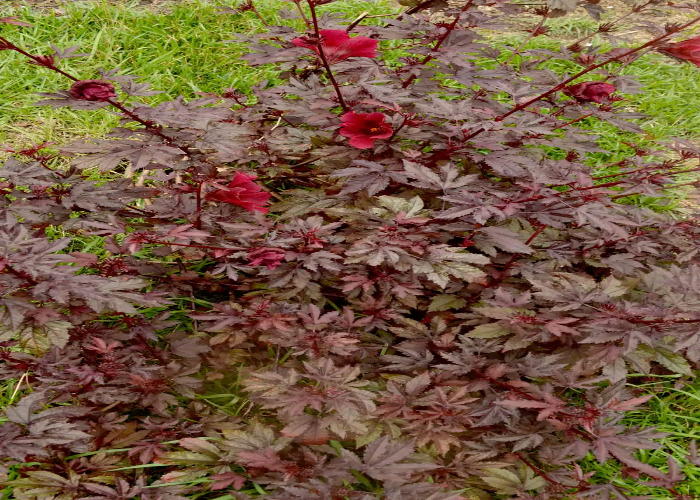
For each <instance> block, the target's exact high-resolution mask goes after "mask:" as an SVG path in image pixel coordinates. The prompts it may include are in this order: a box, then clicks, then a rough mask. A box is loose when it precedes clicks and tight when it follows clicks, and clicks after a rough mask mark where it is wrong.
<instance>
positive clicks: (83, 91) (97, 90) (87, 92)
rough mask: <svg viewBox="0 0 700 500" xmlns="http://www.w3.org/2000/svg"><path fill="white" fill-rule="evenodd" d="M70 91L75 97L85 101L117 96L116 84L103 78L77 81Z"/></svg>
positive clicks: (104, 99) (102, 99) (103, 99)
mask: <svg viewBox="0 0 700 500" xmlns="http://www.w3.org/2000/svg"><path fill="white" fill-rule="evenodd" d="M68 93H69V94H70V95H71V97H73V98H75V99H81V100H83V101H106V100H108V99H111V98H112V97H117V94H116V93H115V92H114V85H112V84H111V83H109V82H105V81H103V80H81V81H79V82H75V83H74V84H73V86H72V87H71V88H70V90H69V91H68Z"/></svg>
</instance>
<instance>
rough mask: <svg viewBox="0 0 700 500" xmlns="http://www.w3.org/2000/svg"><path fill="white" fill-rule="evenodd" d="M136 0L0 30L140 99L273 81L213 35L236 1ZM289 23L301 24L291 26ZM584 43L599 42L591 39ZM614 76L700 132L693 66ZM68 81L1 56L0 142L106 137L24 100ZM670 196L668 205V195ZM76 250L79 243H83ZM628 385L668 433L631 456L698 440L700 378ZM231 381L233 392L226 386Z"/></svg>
mask: <svg viewBox="0 0 700 500" xmlns="http://www.w3.org/2000/svg"><path fill="white" fill-rule="evenodd" d="M137 3H138V2H131V3H130V2H122V3H116V4H109V3H82V2H75V3H70V5H67V6H66V7H64V8H62V9H61V11H60V15H59V14H56V13H54V12H52V11H51V10H50V9H49V10H46V9H43V10H42V9H33V8H30V7H17V8H15V7H11V6H5V7H0V17H2V16H18V17H20V18H21V19H22V20H23V21H27V22H29V23H31V24H32V25H33V27H31V28H23V29H12V30H10V29H8V28H6V27H3V28H1V29H3V30H4V31H3V34H4V33H8V36H9V37H11V38H12V39H13V40H14V41H16V42H17V43H18V44H19V45H21V46H24V47H28V48H32V49H33V50H35V51H38V52H41V51H47V50H49V45H50V44H54V45H56V46H58V47H61V48H64V47H71V46H78V47H79V50H78V51H79V52H86V53H89V55H87V56H85V57H83V58H78V59H74V60H67V61H66V62H65V66H66V68H68V70H69V71H70V72H71V73H73V74H77V75H79V76H80V77H81V78H84V79H89V78H98V77H99V70H100V69H101V68H104V69H106V70H110V69H113V68H120V69H121V71H122V72H123V73H125V74H135V75H139V76H140V77H141V78H142V81H144V82H149V83H150V84H151V86H152V87H153V88H154V89H155V90H159V91H162V92H163V93H162V94H160V95H157V96H153V97H150V98H147V99H146V101H145V102H148V103H149V104H153V103H158V102H162V101H165V100H169V99H173V98H175V97H177V96H179V95H182V96H184V97H185V98H186V99H190V98H194V97H196V95H197V93H207V92H221V91H222V90H223V89H226V88H232V87H233V88H236V89H238V90H240V91H242V92H246V91H248V90H249V89H250V88H251V86H252V85H254V84H256V83H258V82H260V81H262V80H265V79H274V78H275V73H274V71H273V70H268V69H251V68H248V67H247V65H246V64H245V62H243V61H241V60H240V58H239V56H240V55H241V54H242V51H243V50H244V49H243V48H242V47H241V46H239V45H236V44H235V43H234V44H226V43H223V42H224V41H225V40H228V39H230V38H231V34H232V33H236V32H249V31H254V30H261V29H263V28H264V27H263V26H262V24H261V22H260V21H259V19H258V18H257V17H256V15H255V14H254V13H252V12H245V13H240V14H221V13H220V12H219V9H218V8H217V5H219V4H222V5H226V6H229V7H232V6H234V5H235V4H236V2H234V1H231V0H224V1H223V2H216V3H213V2H211V3H209V2H199V1H194V0H184V1H180V2H174V3H172V4H168V5H167V6H166V7H165V8H164V10H163V11H162V12H158V11H154V10H149V9H146V8H140V7H139V6H138V5H137ZM281 4H282V3H281V2H277V1H267V0H266V1H263V2H259V10H260V12H261V14H262V15H263V16H264V17H266V18H267V19H270V20H271V22H273V21H274V20H275V19H276V16H277V15H278V11H279V6H280V5H281ZM332 8H333V9H341V10H343V11H346V12H350V13H352V14H354V15H359V14H360V13H361V12H363V11H369V13H370V14H383V13H386V12H387V10H388V9H394V10H398V8H397V7H393V6H389V5H387V4H384V3H381V2H364V1H361V0H345V1H343V2H340V3H337V4H334V5H333V6H332ZM325 10H326V11H328V10H330V7H325ZM549 26H550V29H551V31H550V35H551V37H550V38H548V37H538V38H535V39H533V40H531V41H530V42H529V43H528V45H527V48H549V49H553V48H556V47H558V46H559V45H560V44H561V43H566V42H568V41H572V40H574V39H575V38H576V37H577V36H578V35H579V34H585V33H586V32H587V30H589V29H592V28H593V27H595V26H596V24H595V23H592V22H591V21H589V20H587V19H585V18H577V19H576V20H575V21H574V22H572V21H571V20H570V19H567V20H566V21H563V20H557V19H555V20H551V21H549ZM299 28H300V30H301V26H300V27H299ZM10 32H11V33H10ZM523 37H524V36H523V35H521V34H515V33H514V34H513V35H512V36H511V37H502V38H501V39H499V40H498V42H497V44H498V45H499V47H501V48H504V49H506V48H508V47H517V46H518V45H520V43H521V42H522V40H523ZM593 42H594V43H597V40H595V39H594V40H593ZM505 57H507V54H506V55H505ZM550 69H553V70H555V71H559V72H564V71H566V70H567V69H570V68H567V67H566V66H563V65H558V64H557V63H552V64H551V65H550ZM624 73H625V74H631V75H635V76H637V77H638V78H639V80H640V82H641V91H640V92H639V93H638V94H630V95H627V96H626V97H627V98H628V100H629V106H630V108H632V109H636V110H639V111H641V112H643V113H645V114H647V115H648V117H647V118H645V119H643V120H641V121H640V124H641V126H642V127H643V128H644V129H645V132H646V133H647V134H648V135H649V136H651V137H655V138H658V139H667V138H670V137H673V136H678V137H683V138H686V139H689V140H693V141H694V140H697V139H698V134H697V130H698V129H699V128H700V78H698V75H699V74H700V73H698V69H697V68H695V67H694V66H692V65H690V64H679V63H676V62H673V61H672V60H670V59H669V58H666V57H664V56H661V55H658V54H649V55H646V56H645V57H644V58H643V59H642V60H640V61H637V62H635V63H634V64H631V65H630V66H628V67H627V68H626V69H625V70H624ZM67 87H68V82H67V81H65V80H64V81H61V80H57V79H55V78H53V77H52V76H49V75H47V74H46V72H45V71H44V70H42V69H39V68H37V67H35V66H31V65H28V64H26V63H25V62H24V61H23V60H22V58H21V57H19V56H18V55H17V54H15V53H12V52H9V51H8V52H3V53H0V143H2V144H4V145H5V146H6V147H26V146H28V145H30V144H34V143H39V142H44V141H46V142H54V143H57V144H64V143H67V142H69V141H70V140H72V139H75V138H80V137H86V136H95V135H96V134H105V133H107V132H108V131H109V130H111V129H112V128H113V127H114V126H115V124H116V123H117V122H118V118H117V117H116V116H115V115H113V114H111V113H109V111H106V110H99V111H94V112H90V113H85V112H74V111H72V110H70V109H67V108H58V109H53V108H49V107H34V106H32V103H33V102H34V101H35V100H36V96H34V95H33V94H34V93H36V92H55V91H57V90H63V89H66V88H67ZM582 125H583V126H584V127H585V128H588V129H590V130H591V131H593V132H594V133H596V134H599V135H601V136H602V137H603V141H602V145H603V146H604V147H606V148H607V149H608V150H609V151H610V154H606V155H600V156H599V157H596V158H595V162H594V163H596V164H603V163H605V162H608V161H610V160H613V161H614V160H615V158H616V156H617V155H621V154H622V153H624V152H625V151H626V150H627V146H626V145H625V144H624V140H625V135H624V134H620V133H619V132H618V131H617V130H615V129H613V128H612V127H610V126H608V125H605V124H600V123H597V122H594V121H590V122H583V123H582ZM670 201H672V202H674V203H675V202H677V201H678V200H677V199H675V198H674V199H671V200H670ZM81 251H87V250H86V249H85V247H83V248H82V249H81ZM630 383H632V384H634V385H638V386H639V387H641V388H643V389H644V390H645V391H649V392H651V393H653V394H654V395H655V396H654V399H652V400H651V402H650V406H649V408H648V409H646V410H644V411H638V412H634V413H631V414H630V415H629V416H628V417H627V419H626V422H625V423H626V424H628V425H630V426H643V427H648V426H657V427H658V428H659V430H661V431H663V432H666V433H668V437H666V438H665V439H664V441H663V447H662V448H660V449H659V450H654V451H647V450H644V451H642V452H641V453H640V454H639V458H640V459H641V460H642V461H644V462H646V463H649V464H652V465H654V466H656V467H658V468H661V469H662V470H666V461H667V457H668V456H672V457H677V458H678V459H679V460H682V459H683V457H684V456H685V455H686V454H687V450H688V446H689V444H690V442H691V441H692V440H694V439H698V438H700V428H699V426H700V383H693V384H690V385H688V386H684V387H677V386H676V384H675V378H674V377H668V378H659V379H658V380H649V379H642V378H641V377H632V378H631V380H630ZM16 387H17V381H8V382H6V383H4V384H3V385H0V405H7V404H9V403H11V402H13V401H16V399H17V391H16ZM233 387H234V389H235V384H233ZM229 389H230V388H228V387H226V386H223V385H222V386H221V387H219V388H218V389H213V390H211V391H210V393H208V394H205V395H203V396H202V399H203V400H205V401H207V402H208V403H210V404H212V405H215V406H217V407H219V408H222V409H224V410H226V411H230V412H232V413H236V412H239V411H241V410H242V409H243V408H245V406H246V405H247V402H246V401H245V400H244V399H242V398H241V396H240V394H238V393H237V392H236V391H235V390H234V391H231V390H229ZM1 421H2V420H1V419H0V422H1ZM584 465H585V466H586V468H588V469H589V470H596V471H597V474H598V475H597V476H596V477H597V478H598V479H599V480H600V481H601V482H608V481H613V482H624V483H626V484H628V485H633V488H634V491H635V494H637V495H651V496H652V497H653V498H664V497H662V496H655V495H658V493H655V492H654V490H653V488H649V487H645V486H643V485H639V484H637V482H636V481H635V479H634V478H629V477H625V475H624V471H623V470H621V469H620V468H619V467H618V466H615V465H614V464H612V463H610V464H604V465H597V464H595V463H594V461H593V460H592V458H590V459H587V460H586V461H585V462H584ZM691 477H693V476H692V474H691ZM684 488H685V490H682V491H681V493H686V494H688V495H690V496H691V497H696V496H697V497H700V475H697V474H696V475H695V476H694V477H693V480H691V481H688V482H687V483H686V484H685V485H684ZM2 498H4V499H10V498H12V493H11V492H10V491H7V490H6V491H5V492H4V496H3V497H2Z"/></svg>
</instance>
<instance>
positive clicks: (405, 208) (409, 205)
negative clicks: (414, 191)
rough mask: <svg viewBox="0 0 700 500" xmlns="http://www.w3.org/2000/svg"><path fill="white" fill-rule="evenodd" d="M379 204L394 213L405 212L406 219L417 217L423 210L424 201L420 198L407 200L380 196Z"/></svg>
mask: <svg viewBox="0 0 700 500" xmlns="http://www.w3.org/2000/svg"><path fill="white" fill-rule="evenodd" d="M377 198H378V199H379V203H380V204H381V205H382V206H383V207H385V208H388V209H389V210H391V211H392V212H394V213H396V214H397V213H399V212H404V213H405V214H406V218H411V217H415V216H416V215H418V213H419V212H420V211H421V210H423V206H424V204H423V200H421V199H420V198H419V197H418V196H414V197H413V198H411V199H410V200H406V199H405V198H399V197H396V196H378V197H377Z"/></svg>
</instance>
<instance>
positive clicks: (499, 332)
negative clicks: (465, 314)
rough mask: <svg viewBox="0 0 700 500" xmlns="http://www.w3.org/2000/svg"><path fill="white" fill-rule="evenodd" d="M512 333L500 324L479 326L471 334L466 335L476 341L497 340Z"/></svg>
mask: <svg viewBox="0 0 700 500" xmlns="http://www.w3.org/2000/svg"><path fill="white" fill-rule="evenodd" d="M509 333H510V332H509V331H508V330H506V329H505V328H503V327H502V326H501V325H499V324H498V323H486V324H485V325H478V326H476V327H475V328H474V329H472V330H471V331H470V332H467V333H465V334H464V335H465V336H467V337H471V338H476V339H495V338H498V337H503V336H504V335H508V334H509Z"/></svg>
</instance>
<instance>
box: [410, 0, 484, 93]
mask: <svg viewBox="0 0 700 500" xmlns="http://www.w3.org/2000/svg"><path fill="white" fill-rule="evenodd" d="M472 1H473V0H468V1H467V3H466V4H464V6H463V7H462V10H461V11H460V12H459V13H458V14H457V15H456V16H455V18H454V20H453V21H452V23H451V24H450V25H449V26H448V27H447V29H446V30H445V32H444V33H443V34H442V35H440V38H438V41H437V43H436V44H435V46H434V47H433V48H432V49H430V50H431V52H437V50H438V49H439V48H440V47H441V46H442V44H443V43H444V42H445V40H447V37H448V36H450V33H452V32H453V31H454V29H455V27H456V26H457V23H458V22H459V20H460V18H461V17H462V14H464V13H465V12H466V11H467V10H468V9H469V7H471V5H472ZM432 58H433V56H432V55H431V54H428V55H427V56H425V57H424V58H423V60H422V61H421V62H420V66H422V65H424V64H427V63H428V62H430V60H431V59H432ZM416 78H417V77H416V75H411V76H410V77H409V78H408V80H406V81H405V82H403V83H402V84H401V88H403V89H405V88H406V87H408V86H409V85H410V84H411V82H413V80H415V79H416Z"/></svg>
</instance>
